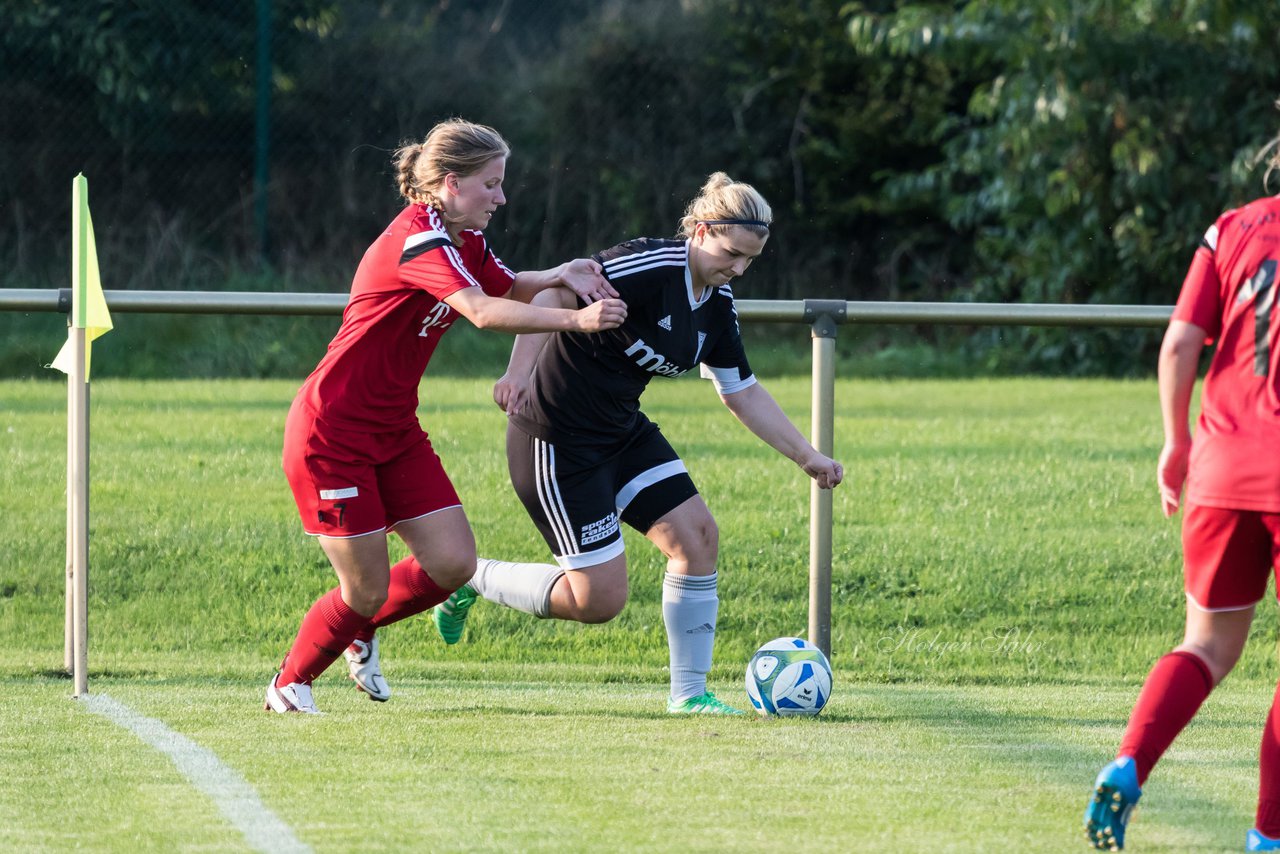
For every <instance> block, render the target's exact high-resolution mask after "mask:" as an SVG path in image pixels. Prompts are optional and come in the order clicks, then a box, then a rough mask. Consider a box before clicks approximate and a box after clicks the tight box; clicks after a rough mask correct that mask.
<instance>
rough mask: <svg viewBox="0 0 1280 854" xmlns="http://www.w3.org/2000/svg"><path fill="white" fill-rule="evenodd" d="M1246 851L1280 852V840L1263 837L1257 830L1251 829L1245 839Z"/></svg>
mask: <svg viewBox="0 0 1280 854" xmlns="http://www.w3.org/2000/svg"><path fill="white" fill-rule="evenodd" d="M1244 850H1245V851H1280V839H1272V838H1271V837H1270V836H1263V835H1262V834H1261V833H1259V832H1258V831H1257V830H1256V829H1251V830H1250V831H1249V833H1248V834H1247V835H1246V836H1245V838H1244Z"/></svg>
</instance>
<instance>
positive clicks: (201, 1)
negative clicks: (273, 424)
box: [0, 0, 753, 289]
mask: <svg viewBox="0 0 1280 854" xmlns="http://www.w3.org/2000/svg"><path fill="white" fill-rule="evenodd" d="M712 5H715V4H709V3H697V2H689V1H688V0H686V2H677V0H640V2H629V3H622V2H617V0H615V2H605V3H594V2H576V0H561V1H560V2H552V3H535V2H519V0H499V1H498V2H466V3H461V2H447V0H446V2H436V3H422V2H405V0H378V2H374V0H347V2H320V0H256V2H246V0H129V1H128V2H126V0H82V2H76V3H72V2H56V0H53V2H37V1H36V0H19V2H18V3H17V7H16V11H14V12H11V13H10V14H9V15H7V16H6V17H8V18H10V20H9V21H7V22H6V28H5V32H4V34H3V36H0V39H3V41H2V44H3V48H4V64H5V66H6V69H5V78H6V80H8V81H10V83H9V84H8V85H6V86H5V87H3V90H0V115H2V116H3V127H2V128H0V162H2V163H3V164H4V166H3V169H2V173H0V180H2V181H3V186H2V189H3V195H4V198H5V205H4V210H3V213H2V214H0V216H2V217H3V220H2V221H0V261H2V262H3V267H4V271H5V272H4V274H3V278H2V279H0V281H2V282H3V283H4V284H6V285H9V286H25V287H32V286H51V285H54V284H60V283H61V280H62V278H63V271H64V270H65V269H66V264H65V262H66V254H67V251H68V250H67V247H66V241H65V232H66V228H67V222H68V216H69V214H68V210H69V202H68V199H69V192H70V191H69V187H70V181H71V178H72V177H74V175H75V174H76V173H78V172H83V173H84V174H85V175H86V176H87V177H88V179H89V185H90V199H91V203H92V209H93V213H94V219H95V224H96V227H97V235H98V246H99V251H100V254H101V256H102V258H103V269H104V270H109V271H110V275H111V286H114V287H120V288H174V287H182V288H222V287H240V288H243V287H246V286H250V287H251V286H253V285H252V280H253V279H254V277H255V275H256V271H260V270H269V271H270V275H269V276H262V277H261V278H262V279H263V286H264V287H265V286H267V285H266V284H265V283H266V282H267V281H273V282H279V280H280V277H281V275H284V276H295V277H304V278H306V279H308V286H314V282H315V281H319V282H321V283H328V284H330V285H331V286H332V287H333V288H334V289H342V288H345V287H346V286H347V284H348V282H349V276H350V273H351V270H352V269H353V268H354V265H355V262H356V260H358V258H359V255H360V253H361V252H362V251H363V249H364V247H365V246H366V245H367V244H368V243H369V241H370V239H371V238H372V237H373V236H375V235H376V234H377V232H378V230H379V229H380V228H381V227H382V226H383V225H384V224H385V222H386V221H387V220H388V219H389V218H390V217H391V216H393V215H394V212H395V211H396V209H397V208H398V206H399V205H400V201H399V200H398V199H397V197H396V192H395V189H394V185H393V180H392V174H391V167H390V159H391V152H392V151H393V150H394V149H395V148H396V147H397V146H398V145H399V144H400V143H401V142H403V141H405V140H409V139H420V138H421V137H422V136H423V135H425V133H426V131H427V130H428V129H429V128H430V127H431V126H432V124H434V123H435V122H436V121H438V120H440V119H443V118H446V117H450V116H455V115H461V116H464V117H466V118H469V119H472V120H474V121H481V122H485V123H488V124H492V125H494V126H495V127H497V128H498V129H499V130H500V131H502V132H503V133H504V135H506V136H507V137H508V139H509V141H510V142H511V143H512V145H513V149H514V154H513V157H512V159H511V162H510V164H509V171H508V185H509V187H510V192H509V194H508V195H509V196H510V203H509V205H508V207H507V209H506V211H504V214H503V216H502V217H501V218H500V221H499V222H497V223H495V225H496V226H497V227H496V228H495V229H494V234H492V240H493V242H494V243H495V245H496V246H497V247H498V249H499V252H500V253H501V254H503V255H504V257H507V258H509V259H510V261H511V262H512V263H513V264H517V265H519V266H521V267H531V266H538V265H550V264H553V263H558V262H559V261H560V260H563V259H564V258H566V257H571V256H573V255H576V254H580V253H582V252H586V251H590V250H593V249H598V248H601V247H603V246H605V245H609V244H610V243H612V242H616V241H617V240H620V239H623V238H624V237H627V236H631V235H634V234H651V233H658V234H666V233H671V231H673V230H674V228H675V225H676V220H677V218H678V216H679V214H680V213H681V208H682V205H683V203H684V201H685V200H686V199H687V198H688V197H689V196H690V195H691V194H692V193H693V192H695V191H696V189H697V187H698V186H699V185H700V183H701V180H702V179H703V178H705V176H706V174H708V173H709V172H710V171H712V170H714V169H721V168H727V169H729V170H730V171H733V169H734V165H735V162H736V163H739V164H740V163H741V162H742V158H741V156H740V155H738V154H737V153H733V152H731V149H733V148H735V147H737V143H735V142H733V141H732V140H730V139H729V137H732V136H733V135H732V134H728V133H726V131H728V130H729V128H730V127H731V117H730V109H729V104H728V102H727V100H726V95H725V93H724V91H723V88H721V87H722V86H723V83H722V84H721V87H715V86H706V87H705V88H703V87H704V86H705V84H708V83H710V82H711V77H712V76H713V74H714V72H715V70H716V69H717V68H718V67H719V66H720V64H721V60H720V59H719V58H717V56H716V55H715V50H714V49H715V45H716V44H717V43H720V42H723V40H724V37H725V33H724V32H723V30H722V29H720V28H717V27H716V26H714V25H713V24H714V22H713V20H712V16H710V15H709V14H708V13H707V7H709V6H712ZM690 57H700V58H698V59H690ZM731 153H733V156H730V154H731ZM742 177H744V178H747V179H750V178H751V177H753V176H751V175H746V174H744V175H743V176H742Z"/></svg>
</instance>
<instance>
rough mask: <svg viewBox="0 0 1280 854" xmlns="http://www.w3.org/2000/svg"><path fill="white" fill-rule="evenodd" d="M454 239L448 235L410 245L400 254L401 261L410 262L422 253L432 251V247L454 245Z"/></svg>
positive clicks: (402, 262) (403, 262)
mask: <svg viewBox="0 0 1280 854" xmlns="http://www.w3.org/2000/svg"><path fill="white" fill-rule="evenodd" d="M452 245H453V241H451V240H450V239H449V238H447V237H437V238H436V239H434V240H424V241H422V242H421V243H419V244H417V245H416V246H410V247H409V248H407V249H405V250H404V252H402V253H401V254H400V263H401V264H408V263H409V262H410V261H412V260H413V259H414V258H417V257H418V256H419V255H422V254H423V253H424V252H430V251H431V250H432V249H439V248H440V247H441V246H452Z"/></svg>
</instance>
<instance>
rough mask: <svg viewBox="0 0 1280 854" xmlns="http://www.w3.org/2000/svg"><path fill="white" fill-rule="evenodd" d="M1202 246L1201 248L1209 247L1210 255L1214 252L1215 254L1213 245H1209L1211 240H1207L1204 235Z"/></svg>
mask: <svg viewBox="0 0 1280 854" xmlns="http://www.w3.org/2000/svg"><path fill="white" fill-rule="evenodd" d="M1200 248H1201V249H1208V250H1209V254H1210V255H1212V254H1213V247H1212V246H1210V245H1209V241H1207V240H1205V239H1204V238H1203V237H1202V238H1200Z"/></svg>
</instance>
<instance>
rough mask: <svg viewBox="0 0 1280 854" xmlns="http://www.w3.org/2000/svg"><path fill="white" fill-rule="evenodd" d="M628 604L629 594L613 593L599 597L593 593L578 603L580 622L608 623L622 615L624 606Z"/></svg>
mask: <svg viewBox="0 0 1280 854" xmlns="http://www.w3.org/2000/svg"><path fill="white" fill-rule="evenodd" d="M626 604H627V594H626V592H625V591H623V592H622V593H621V594H618V593H611V594H605V595H599V594H595V593H593V594H592V595H590V596H588V597H587V598H586V599H584V600H582V601H579V602H578V622H580V623H593V624H599V623H607V622H609V621H610V620H612V619H613V618H614V617H616V616H618V615H619V614H621V613H622V606H624V605H626Z"/></svg>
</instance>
